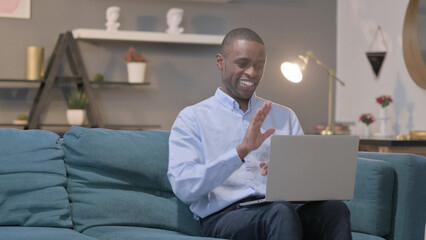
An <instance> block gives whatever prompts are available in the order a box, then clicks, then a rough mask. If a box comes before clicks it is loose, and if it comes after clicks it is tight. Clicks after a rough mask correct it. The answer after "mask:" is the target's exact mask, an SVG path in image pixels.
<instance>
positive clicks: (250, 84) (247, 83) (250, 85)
mask: <svg viewBox="0 0 426 240" xmlns="http://www.w3.org/2000/svg"><path fill="white" fill-rule="evenodd" d="M240 83H241V84H243V85H244V86H246V87H252V86H253V85H254V83H253V82H250V81H244V80H240Z"/></svg>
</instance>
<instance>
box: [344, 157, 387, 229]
mask: <svg viewBox="0 0 426 240" xmlns="http://www.w3.org/2000/svg"><path fill="white" fill-rule="evenodd" d="M394 175H395V171H394V170H393V167H392V165H391V164H390V163H388V162H384V161H379V160H372V159H365V158H358V161H357V171H356V178H355V183H356V184H355V189H354V197H353V199H352V200H350V201H348V202H346V204H347V205H348V207H349V210H350V212H351V228H352V231H354V232H360V233H366V234H371V235H375V236H381V237H385V236H387V235H389V233H390V230H391V215H392V194H393V182H394Z"/></svg>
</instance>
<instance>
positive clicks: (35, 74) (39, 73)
mask: <svg viewBox="0 0 426 240" xmlns="http://www.w3.org/2000/svg"><path fill="white" fill-rule="evenodd" d="M43 62H44V49H43V47H38V46H29V47H27V72H26V76H27V79H28V80H41V79H42V78H43V75H44V71H43V67H44V64H43Z"/></svg>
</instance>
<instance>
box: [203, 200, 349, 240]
mask: <svg viewBox="0 0 426 240" xmlns="http://www.w3.org/2000/svg"><path fill="white" fill-rule="evenodd" d="M349 215H350V214H349V210H348V208H347V207H346V205H345V204H344V203H343V202H341V201H321V202H310V203H307V204H303V205H293V204H292V203H289V202H273V203H266V204H262V205H256V206H251V207H238V205H237V204H233V205H231V206H230V207H228V208H226V209H225V210H222V211H220V212H218V213H215V214H213V215H210V216H209V217H207V218H204V219H201V221H200V222H201V234H202V235H203V236H205V237H218V238H227V239H233V240H238V239H241V240H250V239H253V240H254V239H256V240H264V239H268V240H275V239H276V240H285V239H306V240H308V239H309V240H315V239H321V240H322V239H325V240H329V239H339V240H346V239H352V237H351V226H350V219H349Z"/></svg>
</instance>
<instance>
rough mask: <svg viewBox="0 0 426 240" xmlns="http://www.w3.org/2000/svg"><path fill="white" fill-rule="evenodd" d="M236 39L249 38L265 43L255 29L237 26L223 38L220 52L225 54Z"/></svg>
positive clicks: (249, 39)
mask: <svg viewBox="0 0 426 240" xmlns="http://www.w3.org/2000/svg"><path fill="white" fill-rule="evenodd" d="M235 40H247V41H254V42H257V43H260V44H262V45H265V44H264V43H263V40H262V38H261V37H260V36H259V34H257V33H256V32H255V31H253V30H251V29H249V28H236V29H233V30H231V31H230V32H229V33H228V34H226V36H225V37H224V38H223V41H222V44H221V46H220V54H222V55H225V52H226V50H227V48H229V47H230V46H232V44H233V43H234V41H235Z"/></svg>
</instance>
